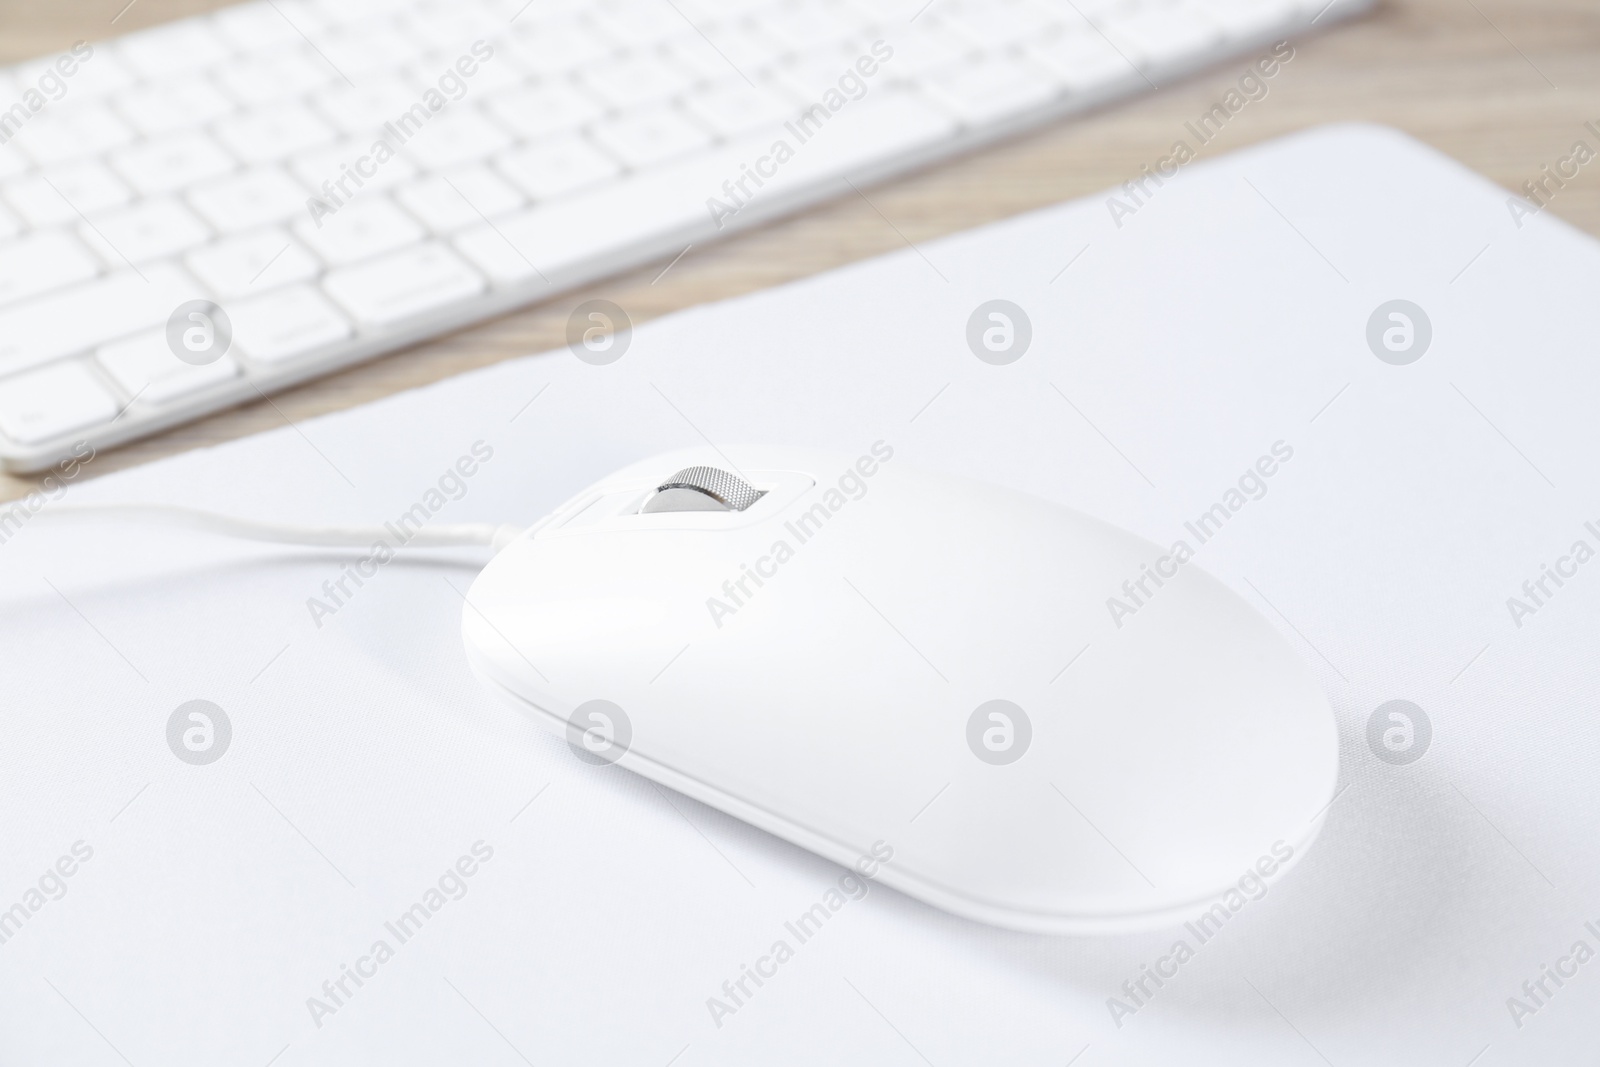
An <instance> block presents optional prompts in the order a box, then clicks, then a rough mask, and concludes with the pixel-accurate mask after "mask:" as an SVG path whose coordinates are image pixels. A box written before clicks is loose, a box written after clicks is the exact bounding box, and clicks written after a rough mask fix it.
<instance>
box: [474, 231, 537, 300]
mask: <svg viewBox="0 0 1600 1067" xmlns="http://www.w3.org/2000/svg"><path fill="white" fill-rule="evenodd" d="M453 244H454V245H455V248H456V251H458V252H460V253H461V254H462V255H463V256H465V257H466V259H467V262H469V263H471V264H472V265H473V266H474V267H476V268H478V270H480V271H482V272H483V273H484V274H485V275H486V276H487V277H488V279H489V281H490V282H491V283H493V284H494V285H497V286H512V285H522V284H524V283H530V282H532V281H533V280H534V279H536V278H539V271H538V270H537V269H536V268H535V267H534V265H533V260H532V259H531V258H529V256H528V255H527V254H526V253H524V252H523V251H522V250H521V249H519V248H517V247H516V246H515V245H513V244H512V243H511V242H510V241H509V240H508V239H507V238H506V237H505V236H504V235H503V234H502V233H501V232H500V231H499V230H497V229H495V228H494V227H493V226H489V225H487V224H484V223H480V224H479V225H477V226H474V227H472V228H471V229H468V230H465V231H463V232H462V233H461V234H459V235H458V236H457V237H456V239H455V241H454V242H453ZM540 280H541V281H543V279H540Z"/></svg>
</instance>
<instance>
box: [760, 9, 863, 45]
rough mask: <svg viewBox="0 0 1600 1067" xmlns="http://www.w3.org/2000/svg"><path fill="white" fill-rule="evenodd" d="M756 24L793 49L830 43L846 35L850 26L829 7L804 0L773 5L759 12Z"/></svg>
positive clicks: (764, 31)
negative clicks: (760, 13)
mask: <svg viewBox="0 0 1600 1067" xmlns="http://www.w3.org/2000/svg"><path fill="white" fill-rule="evenodd" d="M760 26H761V31H762V32H763V33H765V34H767V35H768V36H771V37H773V38H775V39H777V40H780V41H783V42H785V43H786V44H787V45H788V46H789V48H791V49H793V50H794V51H796V52H804V51H809V50H810V49H813V48H818V47H821V46H823V45H831V44H834V43H835V42H837V41H840V40H842V39H844V38H845V37H847V36H849V34H850V29H851V27H850V25H849V24H848V23H846V22H844V21H842V20H841V19H840V18H839V17H838V16H837V15H836V14H834V12H833V10H832V8H831V7H825V6H824V5H822V4H819V3H815V2H808V0H790V2H789V3H785V4H778V5H774V6H773V8H772V9H771V10H770V11H767V12H765V13H763V14H762V16H761V19H760Z"/></svg>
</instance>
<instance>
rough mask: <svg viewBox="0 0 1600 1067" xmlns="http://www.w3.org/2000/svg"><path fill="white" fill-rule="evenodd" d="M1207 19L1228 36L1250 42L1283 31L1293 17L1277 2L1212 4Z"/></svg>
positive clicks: (1232, 0)
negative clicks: (1278, 30) (1279, 30)
mask: <svg viewBox="0 0 1600 1067" xmlns="http://www.w3.org/2000/svg"><path fill="white" fill-rule="evenodd" d="M1311 14H1312V15H1316V14H1317V12H1315V11H1313V12H1311ZM1205 16H1206V18H1207V19H1209V20H1211V21H1212V22H1215V23H1216V24H1217V26H1218V27H1219V28H1220V29H1221V30H1222V32H1223V34H1224V35H1226V36H1228V37H1231V38H1234V39H1239V38H1244V39H1248V40H1254V39H1257V38H1260V37H1264V36H1266V35H1267V34H1268V33H1269V32H1271V31H1272V30H1275V29H1282V28H1283V27H1284V26H1285V23H1286V22H1287V21H1288V19H1289V18H1290V17H1291V15H1290V12H1287V11H1285V10H1284V6H1283V5H1282V4H1281V3H1277V2H1276V0H1211V2H1210V3H1207V4H1206V8H1205Z"/></svg>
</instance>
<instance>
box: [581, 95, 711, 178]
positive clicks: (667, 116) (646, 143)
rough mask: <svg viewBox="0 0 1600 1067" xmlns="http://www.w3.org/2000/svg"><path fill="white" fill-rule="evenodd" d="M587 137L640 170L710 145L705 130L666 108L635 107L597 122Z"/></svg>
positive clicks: (709, 139) (679, 113)
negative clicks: (591, 137) (592, 138)
mask: <svg viewBox="0 0 1600 1067" xmlns="http://www.w3.org/2000/svg"><path fill="white" fill-rule="evenodd" d="M591 135H592V136H593V137H594V139H595V141H596V142H597V143H598V144H599V145H600V147H602V148H605V149H607V150H608V151H610V152H611V154H612V155H614V156H616V157H617V158H618V159H620V160H622V161H623V162H624V163H626V164H627V165H628V166H630V167H633V168H635V169H642V168H644V167H648V166H650V165H651V164H652V163H659V162H660V161H662V160H664V159H671V158H672V157H673V156H681V155H684V154H685V153H688V152H693V151H694V150H696V149H698V148H704V147H706V146H707V145H709V144H710V143H711V138H710V137H709V136H708V135H707V134H706V131H705V130H703V129H701V128H700V127H699V126H696V125H695V124H694V123H693V122H690V121H689V120H688V119H686V118H684V116H683V114H682V113H681V112H679V111H676V110H674V109H672V108H669V107H664V106H659V105H658V106H653V107H644V108H638V109H636V110H634V111H630V112H626V113H624V114H622V115H618V116H616V117H615V118H609V119H602V120H601V121H600V122H597V123H596V124H595V126H594V129H593V130H592V131H591Z"/></svg>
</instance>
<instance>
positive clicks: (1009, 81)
mask: <svg viewBox="0 0 1600 1067" xmlns="http://www.w3.org/2000/svg"><path fill="white" fill-rule="evenodd" d="M922 87H923V89H924V90H925V91H926V92H927V94H928V96H929V97H930V98H931V99H933V100H935V101H937V102H938V103H940V104H943V105H944V106H945V107H947V108H949V109H950V111H951V113H952V114H954V115H955V116H956V117H957V118H959V119H961V120H962V121H963V122H965V123H968V124H969V125H981V124H984V123H991V122H1001V121H1004V120H1005V119H1008V118H1010V117H1012V116H1013V115H1018V114H1021V113H1023V112H1025V111H1029V110H1032V109H1034V108H1037V107H1040V106H1042V105H1044V104H1046V103H1048V102H1049V101H1050V99H1051V98H1052V97H1054V96H1055V95H1056V88H1055V86H1054V85H1053V84H1051V80H1050V78H1049V77H1048V76H1047V75H1046V74H1044V73H1043V72H1040V71H1035V70H1034V69H1033V68H1032V67H1031V66H1030V65H1029V64H1028V63H1027V62H1026V61H1025V60H1020V59H1017V58H1015V57H1012V56H1007V57H1004V58H993V59H978V60H969V61H967V62H965V63H961V64H958V65H956V66H955V67H952V68H950V69H949V70H946V71H934V72H932V73H930V74H929V75H928V76H927V77H926V78H924V79H923V81H922Z"/></svg>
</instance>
